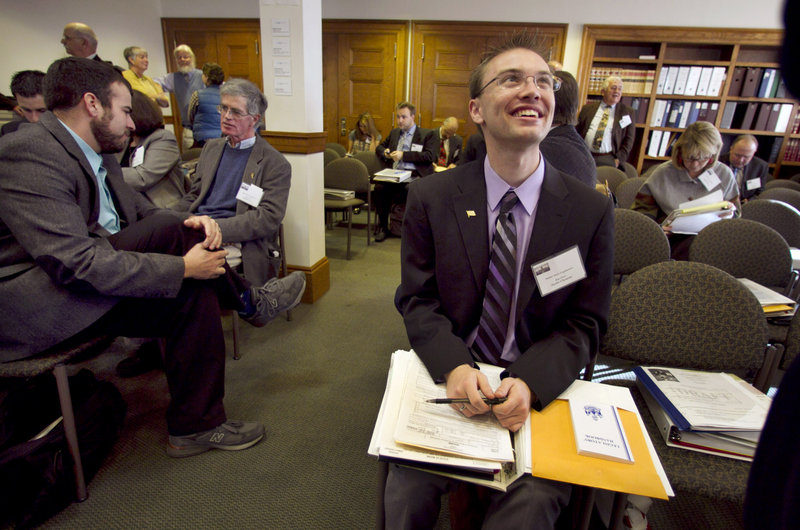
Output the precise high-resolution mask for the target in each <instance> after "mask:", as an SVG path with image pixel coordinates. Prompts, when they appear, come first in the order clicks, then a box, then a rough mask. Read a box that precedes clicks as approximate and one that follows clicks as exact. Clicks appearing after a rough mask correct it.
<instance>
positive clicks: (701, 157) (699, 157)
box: [686, 155, 712, 162]
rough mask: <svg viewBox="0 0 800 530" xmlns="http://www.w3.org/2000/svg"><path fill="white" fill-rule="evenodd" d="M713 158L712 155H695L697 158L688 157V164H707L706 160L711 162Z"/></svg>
mask: <svg viewBox="0 0 800 530" xmlns="http://www.w3.org/2000/svg"><path fill="white" fill-rule="evenodd" d="M711 158H712V157H711V155H695V156H687V157H686V161H687V162H705V161H706V160H710V159H711Z"/></svg>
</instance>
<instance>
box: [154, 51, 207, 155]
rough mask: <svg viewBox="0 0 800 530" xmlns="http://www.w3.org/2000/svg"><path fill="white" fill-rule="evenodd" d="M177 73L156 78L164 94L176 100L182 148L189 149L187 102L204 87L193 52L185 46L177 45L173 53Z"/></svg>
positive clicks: (201, 74)
mask: <svg viewBox="0 0 800 530" xmlns="http://www.w3.org/2000/svg"><path fill="white" fill-rule="evenodd" d="M172 53H173V55H174V56H175V63H176V64H177V65H178V71H177V72H172V73H170V74H167V75H165V76H164V77H157V78H156V79H155V81H156V82H157V83H160V84H161V86H162V87H163V88H164V92H172V93H174V94H175V97H176V98H177V99H178V112H180V113H181V127H183V148H184V149H189V148H190V147H191V146H192V144H193V143H194V140H193V137H192V122H191V121H189V100H190V99H191V97H192V94H194V93H195V92H196V91H198V90H202V89H204V88H205V87H206V85H205V83H203V72H202V71H200V70H199V69H198V68H196V67H195V58H194V52H193V51H192V49H191V48H190V47H189V46H187V45H186V44H180V45H178V46H177V47H176V48H175V49H174V50H173V51H172Z"/></svg>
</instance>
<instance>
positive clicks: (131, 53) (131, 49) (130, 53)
mask: <svg viewBox="0 0 800 530" xmlns="http://www.w3.org/2000/svg"><path fill="white" fill-rule="evenodd" d="M142 52H144V53H147V50H145V49H144V48H142V47H141V46H128V47H127V48H125V50H124V51H123V52H122V55H123V56H125V60H126V61H128V64H131V63H132V62H133V58H134V57H136V56H137V55H139V54H140V53H142Z"/></svg>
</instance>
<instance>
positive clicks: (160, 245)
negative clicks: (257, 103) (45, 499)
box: [70, 213, 249, 436]
mask: <svg viewBox="0 0 800 530" xmlns="http://www.w3.org/2000/svg"><path fill="white" fill-rule="evenodd" d="M204 238H205V236H204V234H203V233H202V232H200V231H198V230H192V229H189V228H186V227H185V226H183V224H182V223H181V221H180V220H178V219H177V218H176V217H175V216H174V215H171V214H167V213H165V214H156V215H152V216H150V217H147V218H145V219H142V220H141V221H138V222H137V223H135V224H133V225H132V226H130V227H128V228H125V229H123V230H121V231H120V232H118V233H116V234H114V235H112V236H110V237H109V238H108V240H109V242H110V243H111V244H112V245H113V246H114V248H116V249H117V250H121V251H134V252H153V253H159V254H171V255H174V256H183V255H184V254H185V253H186V252H187V251H188V250H189V249H190V248H191V247H192V246H194V245H195V244H196V243H199V242H200V241H202V240H203V239H204ZM225 269H226V273H225V274H223V275H222V276H220V277H218V278H215V279H213V280H191V279H187V280H184V281H183V285H182V286H181V289H180V291H179V292H178V296H176V297H175V298H123V299H121V300H120V301H119V303H117V304H116V305H115V306H114V307H113V308H112V309H111V310H110V311H109V312H108V313H106V314H105V315H103V317H102V318H100V319H99V320H98V321H97V322H95V323H94V324H92V325H91V326H89V328H87V329H85V330H84V331H82V332H81V333H80V334H79V336H78V337H76V338H78V339H79V340H80V338H84V339H85V338H88V337H92V336H97V335H111V336H124V337H156V338H163V339H165V342H166V348H165V354H164V371H165V373H166V376H167V384H168V386H169V392H170V396H171V401H170V404H169V407H168V408H167V429H168V431H169V434H171V435H175V436H181V435H186V434H192V433H195V432H199V431H205V430H208V429H212V428H214V427H216V426H218V425H219V424H221V423H224V422H225V421H226V416H225V409H224V407H223V404H222V397H223V395H224V393H225V388H224V383H225V339H224V336H223V332H222V324H221V321H220V306H222V307H224V308H225V309H241V305H242V303H241V300H240V299H239V295H240V294H241V293H242V292H243V291H244V290H245V289H247V288H248V287H249V284H248V283H247V282H246V280H244V279H243V278H241V277H239V276H238V275H236V274H235V273H233V272H232V271H231V270H230V269H229V268H228V266H227V265H226V266H225ZM70 340H74V339H70Z"/></svg>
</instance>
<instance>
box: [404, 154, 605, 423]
mask: <svg viewBox="0 0 800 530" xmlns="http://www.w3.org/2000/svg"><path fill="white" fill-rule="evenodd" d="M468 211H469V212H474V215H472V214H471V213H470V215H467V212H468ZM613 223H614V215H613V208H612V204H611V201H610V200H608V198H606V197H604V196H602V195H600V194H599V193H597V192H596V191H595V190H593V189H591V188H589V187H588V186H586V185H585V184H583V183H581V182H579V181H578V180H576V179H574V178H572V177H570V176H568V175H565V174H563V173H561V172H559V171H558V170H556V169H555V168H553V167H552V166H550V165H546V170H545V176H544V183H543V186H542V193H541V197H540V199H539V204H538V207H537V212H536V219H535V221H534V232H533V234H532V235H531V242H530V248H529V250H528V254H527V256H525V257H524V259H525V264H524V267H523V272H522V277H521V284H520V288H519V296H518V300H517V321H516V323H515V325H516V340H517V345H518V346H519V349H520V352H522V355H521V356H520V358H519V359H517V361H515V362H514V363H513V364H511V366H510V367H509V368H508V371H509V372H510V373H512V374H514V375H516V376H517V377H520V378H522V379H523V380H524V381H525V382H526V383H527V384H528V386H529V387H530V389H531V391H532V392H533V393H534V394H535V395H536V397H537V399H538V401H537V402H536V403H534V407H535V408H537V409H539V408H541V407H544V406H546V405H547V404H548V403H549V402H550V401H552V400H553V399H554V398H556V397H557V396H558V395H559V394H560V393H561V392H562V391H563V390H564V389H565V388H566V387H567V386H568V385H569V384H570V383H571V382H572V381H574V380H575V378H576V377H577V374H578V373H579V371H580V370H581V369H582V368H583V367H584V366H586V365H587V364H588V363H589V362H590V361H591V360H593V359H594V358H595V356H596V354H597V351H598V347H599V342H600V336H601V335H602V334H603V333H604V332H605V330H606V324H607V318H608V310H609V303H610V302H609V301H610V293H611V280H612V264H613V261H614V260H613V252H614V248H613V246H614V234H613ZM487 224H488V221H487V212H486V183H485V180H484V171H483V161H476V162H471V163H469V164H465V165H462V166H459V167H457V168H454V169H451V170H448V171H445V172H443V173H438V174H437V175H436V176H435V177H432V178H428V179H421V180H418V181H416V182H414V183H412V184H411V185H410V186H409V192H408V200H407V203H406V212H405V217H404V218H403V236H402V242H401V245H402V251H401V264H402V267H401V277H402V280H401V284H400V286H399V287H398V289H397V293H396V296H395V304H396V305H397V308H398V309H399V311H400V313H401V314H402V315H403V319H404V321H405V325H406V330H407V333H408V337H409V340H410V342H411V346H412V347H413V348H414V350H415V351H416V352H417V354H418V355H419V356H420V358H421V359H422V361H423V362H424V363H425V366H427V368H428V371H429V372H430V374H431V376H432V377H433V378H441V377H442V376H443V375H444V374H445V373H447V372H449V371H450V370H452V369H453V368H455V367H456V366H458V365H460V364H465V363H467V364H469V363H472V362H473V359H472V357H471V355H470V352H469V350H468V348H467V346H466V343H465V341H466V340H467V337H468V336H469V334H470V333H471V332H472V331H473V330H474V329H475V327H476V326H477V325H478V322H479V321H480V315H481V309H482V302H483V295H484V290H485V284H486V278H487V275H488V270H489V252H490V248H489V239H488V226H487ZM573 245H577V246H578V249H579V252H580V254H581V257H582V258H583V262H584V266H585V268H586V274H587V277H586V278H585V279H583V280H581V281H579V282H577V283H574V284H572V285H569V286H567V287H564V288H562V289H560V290H558V291H555V292H553V293H550V294H549V295H547V296H546V297H542V296H541V295H540V294H539V291H538V288H537V286H536V282H535V280H534V278H533V272H532V271H531V265H532V264H533V263H535V262H537V261H540V260H542V259H544V258H547V257H548V256H552V255H553V254H555V253H558V252H561V251H563V250H566V249H569V248H570V247H572V246H573Z"/></svg>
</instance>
